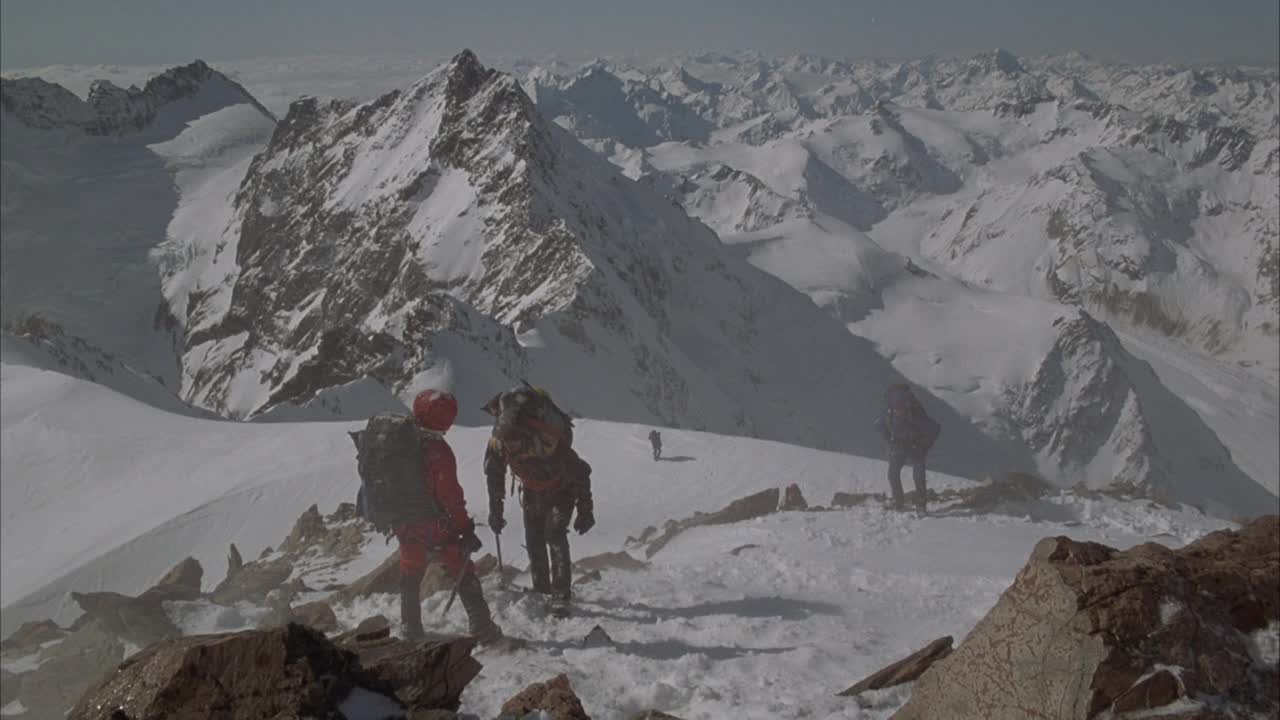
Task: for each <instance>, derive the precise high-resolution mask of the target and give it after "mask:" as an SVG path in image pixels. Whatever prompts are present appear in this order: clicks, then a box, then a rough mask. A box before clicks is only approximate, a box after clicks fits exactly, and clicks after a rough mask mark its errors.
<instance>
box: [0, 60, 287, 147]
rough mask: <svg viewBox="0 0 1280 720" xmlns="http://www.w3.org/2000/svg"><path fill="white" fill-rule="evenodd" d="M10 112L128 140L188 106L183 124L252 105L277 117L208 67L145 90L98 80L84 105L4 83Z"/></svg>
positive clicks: (37, 122)
mask: <svg viewBox="0 0 1280 720" xmlns="http://www.w3.org/2000/svg"><path fill="white" fill-rule="evenodd" d="M0 88H2V90H0V93H2V94H3V98H4V108H5V110H7V111H9V112H10V113H12V114H13V115H14V117H16V118H17V119H18V120H20V121H21V122H23V123H24V124H26V125H28V126H30V127H33V128H37V129H42V130H47V129H52V128H58V127H66V128H78V129H80V130H83V131H84V132H86V133H88V134H90V135H126V134H131V133H136V132H140V131H142V130H144V129H145V128H147V127H149V126H151V125H152V124H153V123H155V122H156V120H157V118H158V117H159V116H160V115H161V114H162V111H163V110H164V109H165V108H166V107H169V106H176V105H177V104H180V103H183V102H184V101H185V102H186V103H187V104H188V105H189V106H188V107H184V108H183V110H182V111H181V115H182V117H181V118H180V119H179V118H175V119H176V120H180V121H181V122H185V121H189V120H192V119H195V118H197V117H200V116H202V115H205V114H208V113H209V112H212V111H214V110H216V109H218V108H221V107H227V106H230V105H235V104H238V103H248V104H249V105H251V106H253V107H254V108H255V109H256V110H258V112H260V113H262V114H263V115H265V116H266V117H268V118H271V119H272V120H274V119H275V118H274V116H273V115H272V114H271V112H270V111H268V110H267V109H266V108H265V107H264V106H262V104H261V103H259V102H258V101H257V100H256V99H254V98H253V96H252V95H250V94H249V92H248V91H247V90H245V89H244V88H243V87H241V86H240V85H239V84H238V83H236V82H234V81H232V80H231V79H229V78H228V77H227V76H225V75H223V74H222V73H220V72H218V71H216V70H214V69H213V68H211V67H209V66H208V65H207V64H206V63H205V62H204V61H202V60H196V61H194V62H192V63H190V64H187V65H182V66H179V67H174V68H170V69H168V70H166V71H164V72H162V73H160V74H159V75H156V76H155V77H153V78H151V79H150V80H148V81H147V82H146V85H145V86H144V87H143V88H142V89H139V88H138V87H137V86H131V87H129V88H127V89H126V88H122V87H120V86H118V85H116V84H114V83H112V82H111V81H109V80H94V81H93V82H92V83H91V84H90V86H89V93H88V97H87V99H85V100H81V99H80V98H78V97H76V96H75V95H74V94H72V93H71V92H70V91H68V90H66V89H65V88H62V87H60V86H57V85H54V84H52V83H48V82H45V81H44V80H41V79H39V78H16V79H8V78H5V79H2V80H0Z"/></svg>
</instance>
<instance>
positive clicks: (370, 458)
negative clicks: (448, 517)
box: [349, 413, 443, 532]
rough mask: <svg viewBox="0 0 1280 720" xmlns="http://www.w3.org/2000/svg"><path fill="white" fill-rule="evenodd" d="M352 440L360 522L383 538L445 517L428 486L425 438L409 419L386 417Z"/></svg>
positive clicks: (375, 419)
mask: <svg viewBox="0 0 1280 720" xmlns="http://www.w3.org/2000/svg"><path fill="white" fill-rule="evenodd" d="M349 434H350V435H351V441H352V442H354V443H355V446H356V467H357V469H358V470H359V472H360V491H359V492H358V493H357V494H356V508H357V509H359V511H360V516H361V517H363V518H364V519H365V520H368V521H369V522H370V523H372V524H373V526H374V527H375V528H377V529H378V530H380V531H382V532H390V531H391V530H392V529H394V528H396V527H398V526H401V525H409V524H412V523H418V522H423V521H430V520H435V519H437V518H439V517H442V515H443V513H441V512H440V506H439V505H438V504H437V503H436V499H435V496H434V494H433V493H432V492H430V490H429V489H428V486H427V480H426V477H427V459H426V457H425V456H424V454H423V440H424V439H425V436H424V434H423V432H422V430H421V429H420V428H419V427H418V423H417V422H416V421H414V419H413V418H412V417H410V416H408V415H400V414H395V413H381V414H378V415H374V416H373V417H371V418H369V422H368V423H367V424H366V425H365V427H364V430H359V431H356V432H353V433H349Z"/></svg>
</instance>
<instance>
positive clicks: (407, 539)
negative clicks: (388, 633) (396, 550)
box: [396, 528, 498, 638]
mask: <svg viewBox="0 0 1280 720" xmlns="http://www.w3.org/2000/svg"><path fill="white" fill-rule="evenodd" d="M396 538H397V539H398V540H399V542H400V621H401V622H402V623H404V627H405V633H406V634H407V635H411V636H417V637H421V636H422V635H423V634H424V632H425V631H424V629H423V627H422V592H421V589H422V579H423V578H424V577H425V576H426V573H427V565H429V564H431V563H440V564H441V565H443V566H444V569H445V572H446V573H447V574H448V577H449V580H450V585H452V583H453V581H454V580H456V579H457V578H458V574H459V573H463V578H462V583H461V584H460V585H459V586H458V600H460V601H461V602H462V609H463V610H465V611H466V613H467V627H468V629H469V631H470V633H471V634H472V635H474V636H476V637H480V638H488V637H492V636H493V635H494V634H496V633H497V631H498V628H497V625H495V624H494V622H493V617H492V615H491V614H490V612H489V603H487V602H485V599H484V592H483V591H482V590H481V589H480V578H478V577H476V572H475V564H474V563H472V562H471V560H470V558H468V557H467V555H466V553H465V552H464V551H463V549H462V548H461V547H460V546H459V545H457V544H449V545H437V546H428V545H426V544H425V543H424V541H423V540H424V538H423V535H422V532H415V529H414V528H402V529H401V530H400V531H399V532H397V534H396Z"/></svg>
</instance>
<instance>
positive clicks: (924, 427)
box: [875, 383, 942, 514]
mask: <svg viewBox="0 0 1280 720" xmlns="http://www.w3.org/2000/svg"><path fill="white" fill-rule="evenodd" d="M875 427H876V430H877V431H879V433H880V437H882V438H884V440H885V442H886V443H887V444H888V446H889V489H890V490H891V491H892V492H893V508H894V509H895V510H903V509H904V508H905V506H906V501H905V498H904V497H903V493H902V466H903V464H904V463H905V462H907V461H910V462H911V479H912V480H913V481H914V483H915V486H916V496H915V506H916V510H917V511H918V512H920V513H922V514H923V513H924V512H926V511H927V509H928V505H927V503H928V489H927V488H926V486H925V459H926V456H927V455H928V454H929V449H930V448H932V447H933V444H934V442H936V441H937V439H938V434H939V433H940V431H941V429H942V427H941V426H940V425H939V424H938V422H937V421H936V420H934V419H933V418H931V417H929V415H928V414H927V413H925V411H924V406H923V405H921V404H920V401H919V400H917V399H916V396H915V395H914V394H913V393H912V392H911V388H910V387H909V386H907V385H906V384H905V383H898V384H896V385H893V386H891V387H890V388H889V389H888V390H886V391H885V394H884V407H883V408H882V409H881V412H880V415H879V416H878V417H877V418H876V421H875Z"/></svg>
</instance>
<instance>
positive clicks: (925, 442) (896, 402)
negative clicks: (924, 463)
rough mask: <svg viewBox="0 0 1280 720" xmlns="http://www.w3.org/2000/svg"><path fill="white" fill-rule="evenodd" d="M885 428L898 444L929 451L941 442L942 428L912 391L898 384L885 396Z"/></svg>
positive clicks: (892, 439) (891, 439) (892, 440)
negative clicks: (939, 436)
mask: <svg viewBox="0 0 1280 720" xmlns="http://www.w3.org/2000/svg"><path fill="white" fill-rule="evenodd" d="M884 413H885V414H884V427H885V430H886V431H887V433H888V436H889V440H890V441H891V442H893V443H895V444H903V445H916V446H919V447H921V448H923V449H925V450H928V449H929V448H930V447H932V446H933V443H934V442H935V441H937V439H938V434H939V433H940V431H941V429H942V426H941V425H939V424H938V422H937V421H936V420H934V419H933V418H931V417H929V415H928V413H926V412H925V411H924V406H923V405H921V404H920V401H919V400H917V399H916V396H915V395H914V394H912V392H911V388H909V387H908V386H906V385H902V384H898V385H894V386H893V387H890V388H889V390H888V391H886V392H885V403H884Z"/></svg>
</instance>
